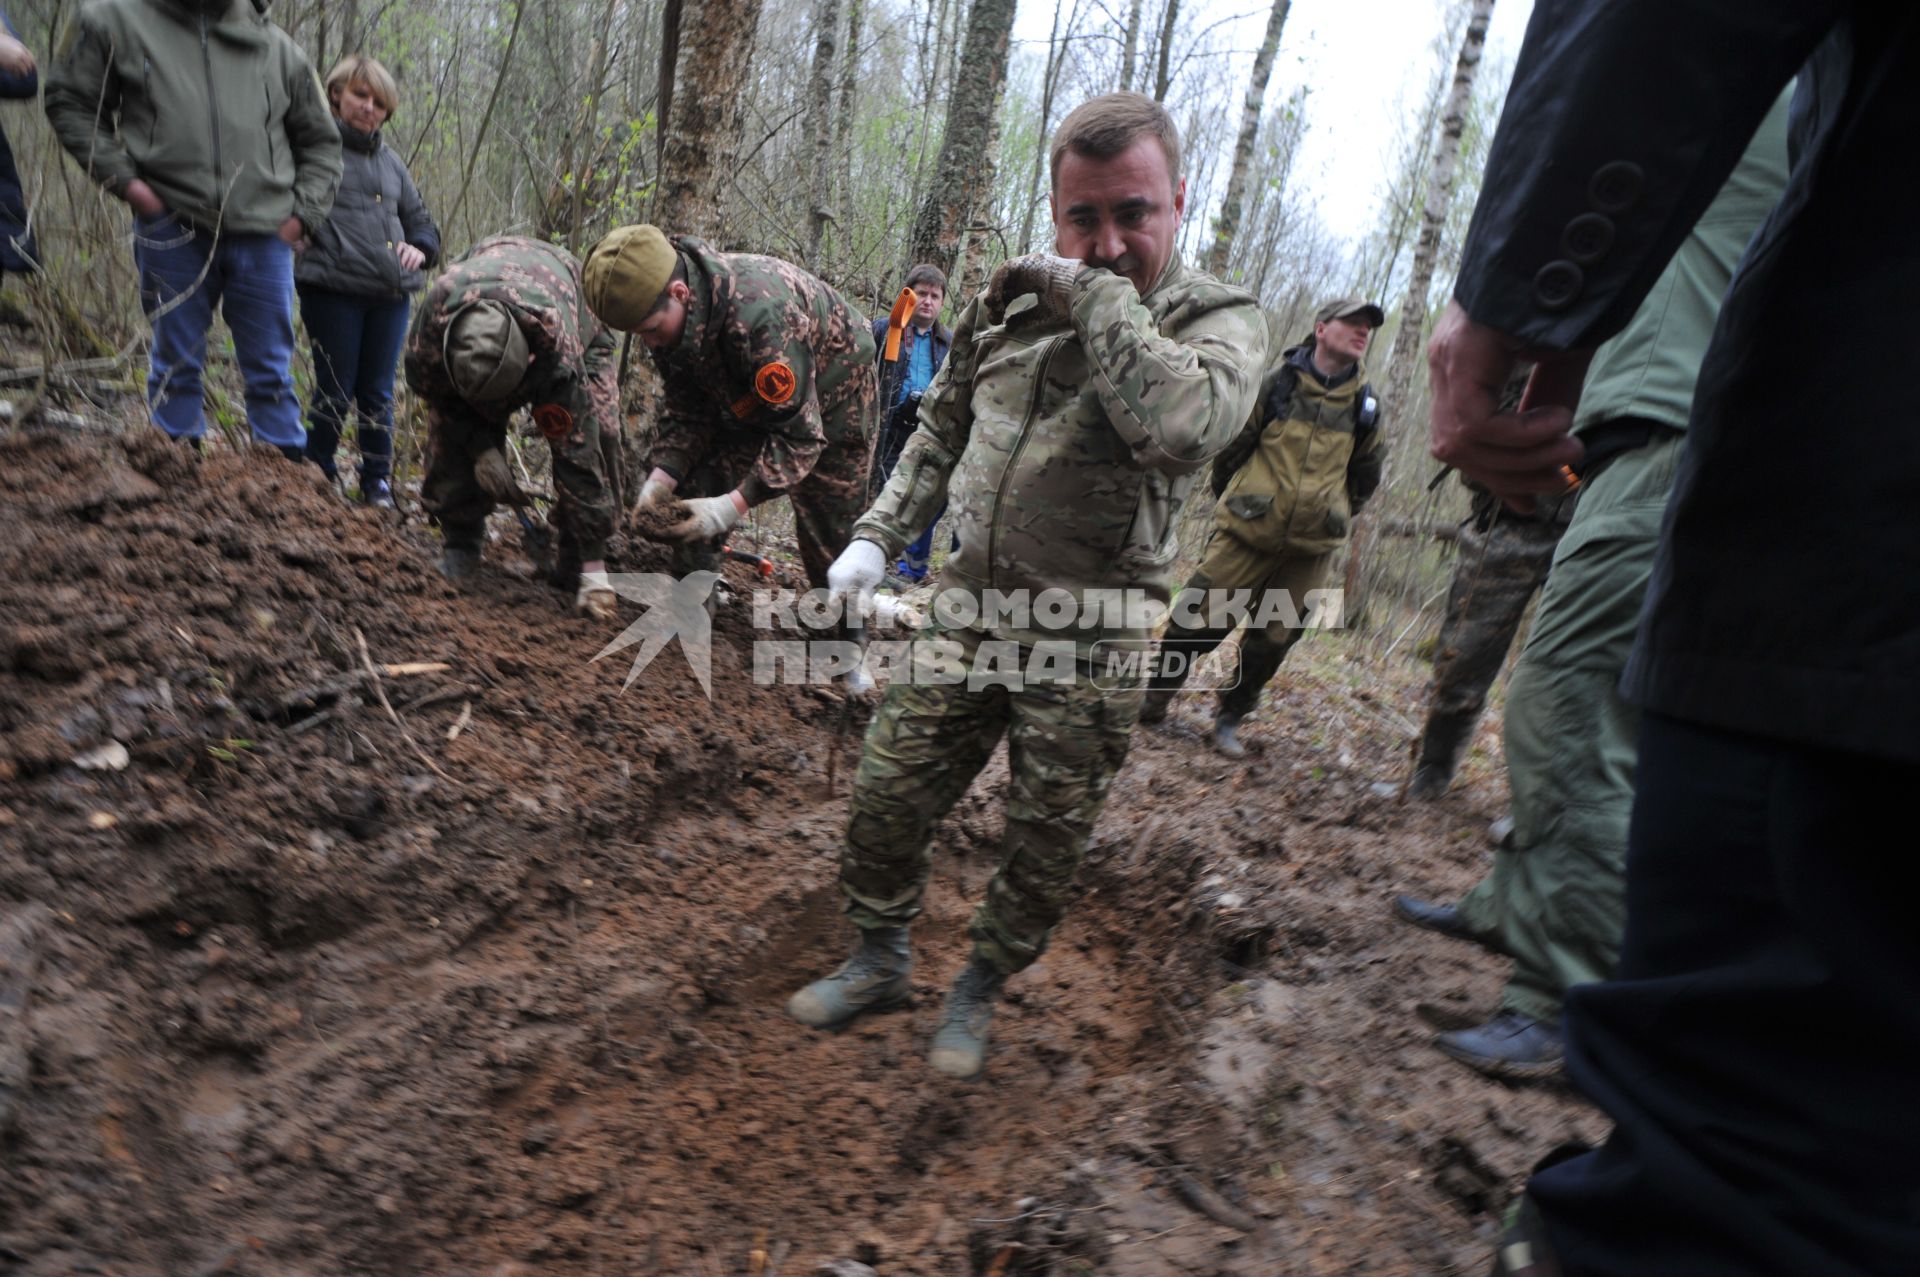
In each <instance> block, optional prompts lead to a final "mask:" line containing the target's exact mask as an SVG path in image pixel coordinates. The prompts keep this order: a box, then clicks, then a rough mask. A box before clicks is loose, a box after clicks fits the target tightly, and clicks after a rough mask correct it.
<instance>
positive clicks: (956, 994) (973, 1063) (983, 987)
mask: <svg viewBox="0 0 1920 1277" xmlns="http://www.w3.org/2000/svg"><path fill="white" fill-rule="evenodd" d="M1006 982H1007V977H1006V974H1005V973H1004V972H1003V971H1001V970H1000V968H999V967H996V966H994V965H993V964H992V963H991V962H988V961H987V960H986V959H985V958H983V957H981V956H980V955H979V954H975V955H974V956H973V958H972V959H971V960H969V961H968V963H967V966H966V969H965V970H964V971H962V972H961V973H960V975H959V977H958V978H957V979H955V980H954V982H953V988H952V989H951V990H950V991H949V992H948V993H947V1013H946V1018H945V1019H944V1020H942V1021H941V1022H940V1031H939V1032H937V1033H935V1034H934V1035H933V1049H932V1050H931V1051H929V1052H928V1053H927V1062H928V1063H929V1064H931V1065H933V1067H934V1068H936V1069H938V1070H939V1071H940V1072H942V1073H944V1074H946V1075H947V1076H948V1077H953V1078H959V1079H960V1080H961V1081H963V1082H964V1081H966V1080H968V1079H969V1078H976V1077H979V1076H980V1070H981V1069H982V1068H983V1067H985V1065H986V1062H987V1030H988V1029H989V1028H990V1027H991V1026H992V1024H993V1004H994V1003H995V1002H997V1001H999V1000H1000V989H1001V986H1003V985H1004V984H1006Z"/></svg>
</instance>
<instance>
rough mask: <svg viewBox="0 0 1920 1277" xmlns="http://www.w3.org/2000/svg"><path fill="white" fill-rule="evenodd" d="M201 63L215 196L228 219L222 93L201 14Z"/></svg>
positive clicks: (204, 18) (219, 211)
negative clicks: (222, 149)
mask: <svg viewBox="0 0 1920 1277" xmlns="http://www.w3.org/2000/svg"><path fill="white" fill-rule="evenodd" d="M200 63H201V65H202V66H204V67H205V68H206V71H207V131H208V132H209V133H211V134H212V135H213V198H214V206H215V210H216V211H217V212H218V213H219V214H220V220H221V221H222V222H223V223H224V222H225V221H226V207H227V206H226V199H225V198H224V197H223V196H222V195H221V188H222V186H223V185H224V184H225V181H226V169H225V168H224V166H222V165H221V163H220V95H219V92H218V91H217V90H216V89H215V88H214V85H213V50H212V49H210V48H208V47H207V15H206V14H204V13H202V14H201V15H200Z"/></svg>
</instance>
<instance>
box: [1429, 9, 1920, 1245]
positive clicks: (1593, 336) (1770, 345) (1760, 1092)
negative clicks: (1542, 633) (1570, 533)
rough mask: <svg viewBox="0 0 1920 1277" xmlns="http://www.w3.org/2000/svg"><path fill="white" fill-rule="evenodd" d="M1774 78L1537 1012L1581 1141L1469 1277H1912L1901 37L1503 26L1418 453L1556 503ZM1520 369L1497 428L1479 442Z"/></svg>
mask: <svg viewBox="0 0 1920 1277" xmlns="http://www.w3.org/2000/svg"><path fill="white" fill-rule="evenodd" d="M1796 73H1800V74H1801V77H1802V78H1801V81H1800V86H1799V91H1798V94H1797V96H1796V98H1795V100H1794V104H1793V109H1792V112H1791V121H1790V126H1789V127H1790V138H1791V141H1792V144H1793V146H1794V150H1795V154H1794V164H1793V169H1792V173H1791V176H1790V177H1789V179H1788V182H1787V188H1786V191H1785V193H1784V194H1783V195H1782V197H1781V199H1780V202H1779V204H1778V205H1777V206H1776V207H1775V209H1774V211H1773V213H1772V214H1771V215H1770V216H1769V217H1768V219H1767V221H1766V223H1765V224H1764V225H1763V226H1762V228H1761V230H1760V232H1759V234H1758V236H1757V237H1756V239H1755V240H1754V242H1753V244H1752V246H1751V247H1750V248H1749V249H1748V251H1747V253H1746V255H1745V257H1744V258H1743V260H1742V261H1741V263H1740V267H1739V269H1738V270H1737V272H1736V273H1735V276H1734V279H1733V282H1732V284H1731V286H1730V287H1729V289H1728V291H1727V295H1726V299H1725V302H1724V304H1723V305H1722V307H1721V310H1720V317H1719V320H1718V323H1717V325H1716V328H1715V331H1714V337H1713V341H1712V343H1711V344H1710V346H1709V347H1708V350H1707V355H1706V359H1705V361H1704V363H1703V364H1702V366H1701V369H1700V375H1699V379H1698V381H1697V383H1696V389H1695V393H1694V398H1693V411H1692V415H1691V417H1690V419H1689V423H1688V427H1687V434H1686V443H1685V447H1684V450H1683V453H1682V455H1681V459H1680V463H1679V469H1678V475H1677V478H1676V481H1675V485H1674V493H1673V500H1672V504H1671V506H1670V507H1669V509H1668V510H1667V517H1666V522H1665V525H1664V529H1663V534H1662V538H1661V543H1660V547H1659V550H1658V552H1657V554H1656V557H1655V561H1654V567H1653V576H1652V581H1651V584H1650V585H1649V587H1648V598H1647V603H1646V607H1645V610H1644V611H1643V612H1642V615H1641V623H1640V632H1639V636H1638V639H1637V641H1636V644H1635V647H1634V650H1633V654H1632V657H1631V658H1630V660H1629V662H1628V665H1627V670H1626V674H1625V677H1624V679H1623V680H1622V690H1623V691H1624V693H1625V695H1626V696H1627V698H1628V699H1629V700H1630V701H1631V702H1633V703H1634V704H1636V705H1638V706H1639V708H1640V710H1641V713H1642V716H1643V717H1642V721H1641V728H1640V740H1639V757H1638V762H1637V765H1636V768H1635V786H1636V795H1635V805H1634V811H1633V818H1632V824H1631V828H1630V832H1629V837H1628V851H1627V880H1626V882H1627V902H1626V903H1627V916H1626V931H1625V935H1624V938H1623V939H1622V942H1621V949H1620V957H1619V964H1618V969H1617V971H1616V973H1615V975H1614V977H1613V978H1612V979H1610V980H1606V981H1602V982H1599V983H1595V984H1588V985H1582V986H1580V987H1578V988H1575V989H1573V990H1572V991H1571V992H1570V993H1569V995H1568V997H1567V1004H1566V1029H1567V1063H1568V1069H1569V1071H1570V1073H1571V1074H1572V1077H1573V1080H1574V1082H1575V1083H1576V1084H1577V1085H1578V1086H1579V1088H1580V1090H1581V1091H1582V1092H1583V1093H1584V1094H1586V1095H1587V1096H1589V1097H1591V1098H1592V1099H1593V1100H1594V1101H1595V1102H1596V1103H1598V1104H1599V1105H1600V1106H1601V1107H1602V1108H1603V1109H1605V1110H1606V1112H1607V1113H1608V1114H1609V1116H1611V1117H1612V1119H1613V1121H1614V1128H1613V1134H1612V1136H1611V1137H1610V1138H1609V1140H1608V1141H1607V1144H1606V1146H1605V1147H1604V1148H1602V1149H1600V1150H1599V1151H1597V1152H1592V1153H1586V1154H1583V1155H1579V1156H1575V1157H1571V1158H1567V1159H1564V1160H1558V1161H1556V1162H1555V1164H1553V1165H1552V1166H1550V1167H1548V1168H1546V1169H1543V1170H1541V1171H1540V1172H1539V1173H1537V1174H1536V1175H1535V1176H1534V1178H1533V1180H1532V1181H1531V1183H1530V1184H1529V1186H1528V1189H1527V1194H1526V1197H1525V1198H1524V1199H1523V1201H1522V1202H1521V1203H1520V1205H1519V1207H1518V1209H1517V1210H1516V1213H1515V1217H1514V1219H1513V1221H1512V1223H1511V1225H1510V1228H1509V1232H1508V1235H1507V1236H1506V1238H1504V1239H1503V1242H1502V1245H1501V1247H1500V1250H1499V1258H1498V1260H1497V1263H1496V1268H1495V1271H1496V1272H1499V1273H1515V1274H1518V1273H1534V1274H1546V1273H1563V1274H1565V1275H1566V1277H1629V1275H1630V1274H1631V1275H1633V1277H1639V1275H1642V1274H1649V1273H1686V1274H1688V1275H1689V1277H1733V1275H1734V1274H1740V1275H1741V1277H1758V1275H1760V1274H1778V1275H1780V1277H1785V1275H1786V1274H1794V1275H1795V1277H1800V1275H1803V1274H1808V1273H1819V1274H1821V1277H1869V1275H1873V1277H1885V1275H1887V1274H1893V1273H1914V1272H1920V1208H1916V1203H1920V1159H1916V1158H1915V1156H1914V1149H1915V1148H1916V1147H1920V1106H1917V1105H1915V1104H1914V1102H1913V1061H1914V1060H1915V1059H1920V998H1916V997H1915V996H1914V989H1915V988H1916V987H1920V926H1916V925H1915V923H1914V902H1915V900H1916V898H1920V860H1916V858H1915V857H1914V856H1913V855H1912V854H1910V852H1909V851H1908V850H1907V848H1908V846H1910V844H1909V843H1908V842H1906V841H1904V840H1903V839H1902V837H1901V836H1900V835H1899V833H1898V831H1899V830H1901V829H1903V828H1906V827H1907V817H1908V812H1907V810H1906V804H1907V800H1908V798H1909V797H1910V796H1911V795H1912V793H1913V792H1914V791H1915V789H1916V786H1920V730H1916V729H1915V726H1914V724H1915V723H1916V722H1920V591H1916V590H1915V589H1914V588H1913V583H1914V581H1916V580H1920V518H1916V517H1915V510H1916V503H1915V493H1916V492H1920V432H1916V430H1915V425H1914V414H1913V412H1912V411H1911V410H1910V409H1906V408H1905V407H1904V406H1903V405H1904V404H1905V403H1906V401H1907V399H1908V394H1907V387H1906V379H1907V375H1908V371H1907V370H1908V368H1909V366H1910V365H1911V363H1912V355H1913V335H1912V327H1911V324H1910V323H1909V322H1908V320H1907V318H1906V317H1905V315H1904V312H1903V311H1901V309H1900V307H1901V306H1902V305H1904V304H1905V303H1904V302H1903V301H1902V300H1901V299H1903V298H1910V297H1913V296H1915V295H1916V293H1920V253H1915V252H1914V249H1913V245H1914V242H1915V239H1916V232H1920V189H1916V187H1917V186H1920V182H1916V179H1915V178H1914V176H1913V175H1912V174H1911V172H1910V171H1909V170H1908V168H1907V167H1906V166H1903V165H1902V164H1900V163H1899V161H1898V158H1897V157H1898V156H1899V155H1901V154H1904V153H1905V152H1906V149H1908V148H1909V147H1910V143H1911V139H1912V137H1913V133H1914V128H1915V126H1916V124H1920V97H1916V95H1915V93H1914V91H1913V86H1914V85H1915V84H1916V83H1920V12H1917V11H1916V10H1915V8H1914V6H1913V5H1912V4H1911V3H1908V2H1907V0H1688V3H1684V4H1676V3H1670V2H1665V0H1660V2H1656V0H1538V2H1537V3H1536V4H1535V6H1534V10H1533V16H1532V20H1531V23H1530V25H1529V27H1528V30H1527V38H1526V42H1525V44H1524V46H1523V48H1522V50H1521V54H1520V59H1519V62H1518V65H1517V67H1516V69H1515V73H1514V79H1513V86H1512V89H1511V91H1510V93H1509V94H1508V97H1507V102H1506V109H1505V113H1504V115H1503V117H1502V120H1501V124H1500V129H1499V132H1498V134H1497V135H1496V138H1495V140H1494V144H1493V149H1492V153H1491V154H1490V156H1489V159H1488V164H1487V172H1486V177H1485V182H1484V185H1483V187H1482V193H1481V196H1480V201H1479V204H1478V207H1477V208H1476V209H1475V212H1474V220H1473V227H1472V230H1471V231H1470V233H1469V235H1468V238H1467V242H1466V244H1465V246H1464V255H1463V259H1462V263H1461V269H1460V274H1459V277H1458V282H1457V283H1456V286H1455V290H1454V302H1453V304H1452V305H1451V306H1450V307H1449V308H1448V311H1447V313H1446V314H1445V315H1444V316H1443V317H1442V319H1441V321H1440V323H1439V325H1438V326H1437V328H1436V331H1435V334H1434V338H1433V341H1432V343H1431V345H1430V347H1429V351H1428V363H1429V365H1430V367H1431V369H1432V373H1433V388H1434V394H1433V415H1432V436H1433V444H1432V450H1433V453H1434V455H1435V456H1436V457H1438V458H1439V459H1441V460H1444V461H1448V462H1451V463H1452V464H1454V465H1455V466H1457V467H1458V468H1459V469H1460V470H1462V471H1463V472H1465V473H1466V474H1467V475H1468V476H1469V477H1471V478H1475V479H1477V480H1479V481H1480V482H1482V483H1484V484H1486V485H1487V486H1488V487H1490V488H1492V489H1493V490H1494V491H1495V492H1496V493H1499V494H1501V495H1502V496H1504V497H1507V498H1509V499H1510V500H1512V501H1514V502H1516V503H1518V504H1522V505H1524V504H1526V503H1528V502H1529V501H1530V499H1531V496H1532V494H1534V493H1538V492H1549V491H1554V490H1556V489H1557V488H1559V487H1561V486H1563V485H1564V482H1565V481H1564V479H1563V478H1562V476H1561V473H1560V470H1561V467H1563V466H1573V467H1575V468H1576V469H1577V468H1578V467H1579V466H1580V465H1581V464H1582V463H1583V460H1584V449H1583V448H1582V445H1581V443H1580V441H1579V440H1577V439H1575V438H1574V437H1573V436H1572V435H1570V434H1569V427H1570V425H1571V424H1572V423H1573V420H1574V415H1573V410H1574V408H1575V406H1576V404H1577V402H1578V399H1579V393H1580V386H1581V382H1582V379H1583V374H1584V371H1585V364H1586V360H1587V356H1586V355H1585V354H1584V353H1583V352H1587V351H1590V350H1592V349H1593V347H1594V346H1596V345H1597V344H1599V343H1600V342H1602V341H1604V340H1605V339H1606V338H1607V337H1609V336H1611V335H1612V334H1613V333H1615V332H1617V331H1619V330H1620V329H1621V328H1622V327H1623V326H1624V325H1625V324H1626V322H1627V320H1628V319H1629V317H1631V316H1632V315H1633V313H1634V311H1635V310H1636V308H1637V307H1638V306H1639V304H1640V302H1641V301H1642V299H1643V298H1644V297H1645V296H1646V295H1647V293H1648V292H1649V290H1650V289H1651V288H1652V287H1653V286H1654V284H1655V282H1656V281H1657V280H1658V279H1659V277H1660V276H1661V273H1662V271H1663V270H1664V268H1665V266H1666V263H1667V261H1668V259H1669V258H1671V257H1672V255H1673V253H1674V250H1675V249H1676V248H1677V247H1678V246H1679V245H1680V244H1681V242H1682V241H1683V240H1684V239H1685V238H1686V236H1687V235H1688V233H1689V232H1690V230H1691V228H1692V227H1693V226H1694V224H1695V223H1696V222H1697V221H1698V220H1699V218H1700V215H1701V212H1702V211H1703V210H1704V209H1705V208H1706V207H1707V205H1708V203H1709V202H1710V201H1711V200H1712V199H1713V197H1714V193H1715V192H1716V191H1718V190H1719V189H1720V188H1721V186H1722V184H1723V183H1724V182H1725V180H1726V178H1727V175H1728V174H1729V173H1730V172H1731V171H1732V169H1733V167H1734V164H1735V162H1736V161H1737V160H1738V158H1739V156H1740V154H1741V151H1742V149H1743V148H1744V147H1745V145H1746V143H1747V139H1748V138H1750V137H1751V136H1752V135H1753V133H1754V130H1755V128H1756V126H1757V125H1758V124H1759V122H1760V120H1761V118H1762V117H1763V116H1764V115H1765V114H1766V112H1767V110H1768V108H1769V107H1770V106H1771V105H1772V103H1773V101H1774V99H1775V97H1776V96H1777V95H1778V94H1779V92H1780V90H1781V89H1782V87H1784V86H1785V85H1786V83H1787V81H1788V80H1789V79H1791V78H1793V77H1794V75H1795V74H1796ZM1529 354H1531V355H1535V356H1538V358H1539V360H1540V367H1539V369H1538V370H1537V371H1536V373H1535V374H1534V381H1533V385H1532V387H1531V389H1530V391H1529V395H1528V397H1527V399H1526V400H1524V401H1523V402H1522V404H1521V408H1520V410H1519V411H1517V412H1512V413H1501V412H1499V411H1497V408H1496V405H1495V403H1494V401H1493V398H1492V394H1491V393H1490V392H1489V391H1488V389H1487V388H1488V387H1498V386H1500V385H1501V384H1502V383H1503V381H1504V380H1505V376H1506V373H1507V371H1508V370H1509V369H1510V368H1511V367H1512V366H1513V364H1514V362H1515V361H1516V360H1518V359H1519V358H1521V357H1523V356H1524V355H1529ZM1806 519H1820V520H1827V521H1831V522H1832V523H1833V530H1831V531H1829V532H1826V533H1823V534H1821V535H1808V534H1806V533H1805V532H1804V531H1801V530H1799V528H1800V521H1803V520H1806ZM1810 609H1817V611H1810ZM1907 837H1908V838H1910V837H1911V835H1910V834H1909V835H1907Z"/></svg>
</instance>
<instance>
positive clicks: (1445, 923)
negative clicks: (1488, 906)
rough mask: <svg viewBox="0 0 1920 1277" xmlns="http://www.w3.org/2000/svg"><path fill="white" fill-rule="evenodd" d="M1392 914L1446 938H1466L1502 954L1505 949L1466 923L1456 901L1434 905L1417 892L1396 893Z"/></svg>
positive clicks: (1468, 941)
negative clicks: (1450, 903)
mask: <svg viewBox="0 0 1920 1277" xmlns="http://www.w3.org/2000/svg"><path fill="white" fill-rule="evenodd" d="M1393 916H1394V917H1396V918H1398V919H1400V921H1402V922H1410V923H1412V924H1413V925H1414V926H1416V927H1420V928H1422V929H1424V930H1427V931H1432V932H1437V933H1438V934H1440V935H1443V936H1446V937H1447V938H1448V939H1449V940H1465V941H1466V942H1467V943H1468V944H1477V945H1479V946H1480V947H1481V948H1482V949H1486V950H1489V951H1490V952H1493V953H1498V954H1501V955H1503V956H1504V955H1505V954H1506V950H1505V949H1503V948H1501V947H1500V946H1499V945H1498V944H1495V943H1494V942H1493V940H1491V939H1490V938H1488V937H1487V936H1483V935H1481V934H1480V933H1479V932H1477V931H1475V930H1473V928H1471V927H1469V926H1468V925H1467V920H1466V918H1465V917H1464V916H1462V915H1461V913H1460V906H1459V905H1437V904H1434V903H1433V902H1432V901H1431V900H1422V899H1420V898H1419V897H1417V896H1395V897H1394V898H1393Z"/></svg>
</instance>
